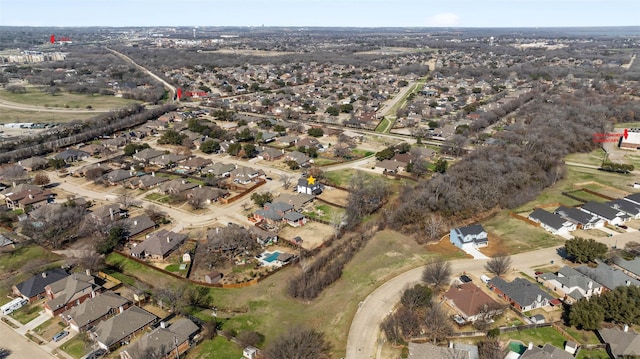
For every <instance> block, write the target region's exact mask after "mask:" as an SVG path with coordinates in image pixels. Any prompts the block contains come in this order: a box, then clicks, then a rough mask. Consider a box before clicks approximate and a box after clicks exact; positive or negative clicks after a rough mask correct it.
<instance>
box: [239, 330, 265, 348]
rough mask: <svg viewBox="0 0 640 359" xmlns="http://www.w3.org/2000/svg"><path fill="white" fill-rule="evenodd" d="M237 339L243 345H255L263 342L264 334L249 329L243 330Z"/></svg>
mask: <svg viewBox="0 0 640 359" xmlns="http://www.w3.org/2000/svg"><path fill="white" fill-rule="evenodd" d="M237 339H238V341H239V342H240V343H242V345H243V346H251V347H256V346H259V345H260V344H262V342H264V335H262V334H260V333H258V332H254V331H251V330H243V331H241V332H240V334H238V338H237Z"/></svg>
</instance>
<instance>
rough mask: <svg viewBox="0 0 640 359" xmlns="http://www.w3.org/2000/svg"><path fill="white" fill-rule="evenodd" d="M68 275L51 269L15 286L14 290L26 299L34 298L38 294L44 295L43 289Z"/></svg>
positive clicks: (60, 270)
mask: <svg viewBox="0 0 640 359" xmlns="http://www.w3.org/2000/svg"><path fill="white" fill-rule="evenodd" d="M68 275H69V273H67V272H65V271H64V270H62V269H52V270H48V271H45V272H43V273H40V274H36V275H34V276H33V277H31V278H29V279H27V280H25V281H24V282H22V283H19V284H16V288H18V290H19V291H20V293H21V294H22V295H23V296H25V297H27V298H31V297H35V296H36V295H38V294H41V293H44V287H46V286H47V285H49V284H51V283H53V282H57V281H59V280H60V279H62V278H64V277H67V276H68Z"/></svg>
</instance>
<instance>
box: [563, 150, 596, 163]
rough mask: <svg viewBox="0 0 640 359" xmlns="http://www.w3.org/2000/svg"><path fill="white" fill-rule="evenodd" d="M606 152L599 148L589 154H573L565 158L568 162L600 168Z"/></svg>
mask: <svg viewBox="0 0 640 359" xmlns="http://www.w3.org/2000/svg"><path fill="white" fill-rule="evenodd" d="M604 154H605V152H604V151H603V150H602V149H601V148H599V149H597V150H595V151H592V152H588V153H572V154H570V155H568V156H567V157H565V161H567V162H576V163H584V164H586V165H593V166H599V165H601V164H602V159H603V158H604Z"/></svg>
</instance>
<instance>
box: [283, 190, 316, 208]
mask: <svg viewBox="0 0 640 359" xmlns="http://www.w3.org/2000/svg"><path fill="white" fill-rule="evenodd" d="M314 198H316V196H314V195H312V194H306V193H297V194H289V193H283V194H281V195H280V196H278V202H284V203H288V204H290V205H292V206H293V208H294V209H295V210H298V209H300V208H302V207H303V206H304V205H305V204H307V203H309V202H311V201H313V200H314Z"/></svg>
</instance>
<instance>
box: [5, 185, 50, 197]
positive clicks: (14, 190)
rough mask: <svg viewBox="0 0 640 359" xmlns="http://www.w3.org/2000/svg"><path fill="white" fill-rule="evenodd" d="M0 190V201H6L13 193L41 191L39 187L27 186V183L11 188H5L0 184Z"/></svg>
mask: <svg viewBox="0 0 640 359" xmlns="http://www.w3.org/2000/svg"><path fill="white" fill-rule="evenodd" d="M0 188H2V190H1V191H0V199H2V200H6V199H7V196H10V195H12V194H14V193H18V192H24V191H28V190H32V191H38V190H42V189H41V188H40V186H36V185H34V184H29V183H21V184H18V185H13V186H5V185H1V184H0Z"/></svg>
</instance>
